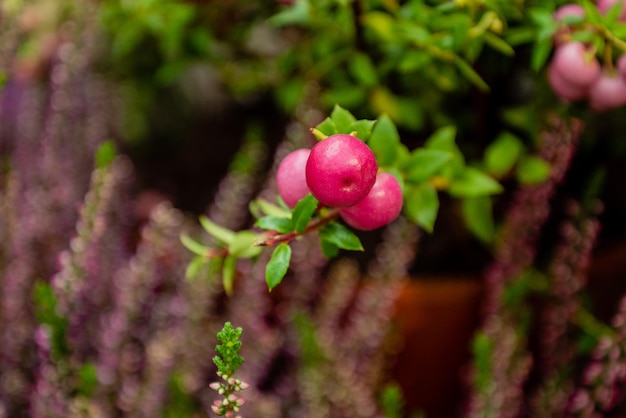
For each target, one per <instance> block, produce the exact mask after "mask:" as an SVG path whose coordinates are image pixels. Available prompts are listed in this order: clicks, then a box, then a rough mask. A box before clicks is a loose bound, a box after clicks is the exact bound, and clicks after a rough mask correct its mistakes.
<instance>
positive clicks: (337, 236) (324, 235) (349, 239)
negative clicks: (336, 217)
mask: <svg viewBox="0 0 626 418" xmlns="http://www.w3.org/2000/svg"><path fill="white" fill-rule="evenodd" d="M319 234H320V239H321V240H322V241H326V242H329V243H331V244H334V245H336V246H337V247H338V248H342V249H344V250H351V251H363V245H362V244H361V240H359V237H357V236H356V235H355V234H354V232H352V231H351V230H349V229H348V228H346V227H345V226H343V225H342V224H340V223H338V222H332V223H329V224H327V225H324V226H323V227H322V228H321V229H320V232H319Z"/></svg>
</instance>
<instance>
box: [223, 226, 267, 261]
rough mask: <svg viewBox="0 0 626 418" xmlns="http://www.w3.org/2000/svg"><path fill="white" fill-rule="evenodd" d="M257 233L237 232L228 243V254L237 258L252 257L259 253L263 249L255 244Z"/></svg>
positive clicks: (257, 237) (257, 238)
mask: <svg viewBox="0 0 626 418" xmlns="http://www.w3.org/2000/svg"><path fill="white" fill-rule="evenodd" d="M258 240H259V235H258V234H256V233H254V232H252V231H240V232H237V233H236V234H235V236H234V238H233V239H232V241H231V242H230V244H229V245H228V254H229V255H230V256H233V257H237V258H252V257H256V256H257V255H259V254H260V252H261V250H262V249H263V248H262V247H260V246H255V245H254V244H256V242H257V241H258Z"/></svg>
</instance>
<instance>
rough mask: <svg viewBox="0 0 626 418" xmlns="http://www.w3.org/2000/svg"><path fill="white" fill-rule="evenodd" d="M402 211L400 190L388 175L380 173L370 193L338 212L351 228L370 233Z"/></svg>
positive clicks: (395, 181)
mask: <svg viewBox="0 0 626 418" xmlns="http://www.w3.org/2000/svg"><path fill="white" fill-rule="evenodd" d="M401 211H402V188H401V187H400V184H399V183H398V180H396V178H395V177H394V176H392V175H391V174H389V173H380V174H379V175H378V176H377V177H376V183H375V184H374V187H372V189H371V190H370V192H369V193H368V194H367V196H365V198H363V199H362V200H360V201H359V202H358V203H357V204H355V205H354V206H350V207H349V208H342V209H340V210H339V214H340V216H341V218H342V219H343V220H344V221H345V222H346V223H347V224H348V225H350V226H351V227H353V228H355V229H360V230H363V231H371V230H372V229H376V228H380V227H381V226H384V225H387V224H388V223H389V222H391V221H393V220H394V219H396V218H397V217H398V215H399V214H400V212H401Z"/></svg>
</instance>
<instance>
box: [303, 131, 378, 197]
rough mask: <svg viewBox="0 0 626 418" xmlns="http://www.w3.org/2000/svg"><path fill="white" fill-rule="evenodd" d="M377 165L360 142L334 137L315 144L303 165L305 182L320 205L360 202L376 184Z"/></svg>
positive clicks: (346, 136) (372, 156)
mask: <svg viewBox="0 0 626 418" xmlns="http://www.w3.org/2000/svg"><path fill="white" fill-rule="evenodd" d="M377 172H378V164H377V163H376V157H375V156H374V153H373V152H372V150H371V149H370V148H369V147H368V146H367V145H366V144H365V142H363V141H361V140H360V139H358V138H356V137H354V136H352V135H346V134H337V135H332V136H329V137H328V138H326V139H324V140H322V141H320V142H318V143H317V144H315V146H314V147H313V148H312V149H311V154H310V155H309V159H308V161H307V164H306V182H307V185H308V186H309V189H311V193H313V196H315V197H316V198H317V200H319V201H320V203H322V204H323V205H326V206H335V207H347V206H352V205H354V204H355V203H356V202H358V201H359V200H361V199H363V198H364V197H365V196H366V195H367V193H368V192H369V191H370V189H371V188H372V186H373V185H374V182H375V181H376V173H377Z"/></svg>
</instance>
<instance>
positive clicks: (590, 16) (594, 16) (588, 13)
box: [582, 0, 621, 25]
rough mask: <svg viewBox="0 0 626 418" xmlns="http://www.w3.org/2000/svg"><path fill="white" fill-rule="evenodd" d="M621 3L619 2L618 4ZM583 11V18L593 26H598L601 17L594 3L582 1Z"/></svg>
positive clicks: (586, 0) (587, 0)
mask: <svg viewBox="0 0 626 418" xmlns="http://www.w3.org/2000/svg"><path fill="white" fill-rule="evenodd" d="M618 3H621V2H618ZM582 6H583V9H585V18H586V19H587V21H588V22H590V23H593V24H596V25H597V24H600V23H601V22H602V15H601V14H600V11H599V10H598V7H597V6H596V5H595V2H591V1H589V0H583V4H582Z"/></svg>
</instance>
